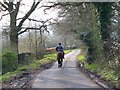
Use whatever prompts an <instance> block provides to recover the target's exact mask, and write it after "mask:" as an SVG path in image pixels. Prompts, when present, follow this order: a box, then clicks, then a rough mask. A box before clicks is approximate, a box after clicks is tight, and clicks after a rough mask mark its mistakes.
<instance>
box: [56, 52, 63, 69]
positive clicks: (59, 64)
mask: <svg viewBox="0 0 120 90" xmlns="http://www.w3.org/2000/svg"><path fill="white" fill-rule="evenodd" d="M57 60H58V68H59V67H62V62H63V52H62V51H58V53H57Z"/></svg>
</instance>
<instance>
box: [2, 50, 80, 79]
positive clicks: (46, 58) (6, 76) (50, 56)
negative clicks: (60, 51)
mask: <svg viewBox="0 0 120 90" xmlns="http://www.w3.org/2000/svg"><path fill="white" fill-rule="evenodd" d="M75 50H79V49H73V50H65V51H64V52H65V54H67V53H69V52H71V51H75ZM56 56H57V54H48V55H44V58H43V59H41V60H37V61H34V62H33V63H31V64H30V65H27V66H21V67H18V68H17V70H16V71H14V72H8V73H6V74H4V75H1V76H0V80H2V81H5V80H7V79H9V78H10V77H13V76H16V75H18V74H21V73H22V70H24V69H35V68H37V67H38V66H40V65H41V64H44V63H48V62H50V61H51V60H56Z"/></svg>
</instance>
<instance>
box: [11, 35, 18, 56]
mask: <svg viewBox="0 0 120 90" xmlns="http://www.w3.org/2000/svg"><path fill="white" fill-rule="evenodd" d="M10 46H11V47H10V48H11V50H12V51H13V52H14V53H15V54H16V55H17V54H18V34H13V35H12V34H10Z"/></svg>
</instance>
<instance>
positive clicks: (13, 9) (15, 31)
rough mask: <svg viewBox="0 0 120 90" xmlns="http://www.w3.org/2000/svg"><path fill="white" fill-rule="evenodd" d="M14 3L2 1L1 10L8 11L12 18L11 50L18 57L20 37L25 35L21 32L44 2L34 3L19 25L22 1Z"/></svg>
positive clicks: (0, 3) (0, 2)
mask: <svg viewBox="0 0 120 90" xmlns="http://www.w3.org/2000/svg"><path fill="white" fill-rule="evenodd" d="M12 1H13V0H12ZM12 1H11V0H3V1H0V5H1V6H2V7H1V10H3V11H7V12H8V13H7V14H8V15H9V16H10V46H11V50H12V51H13V52H14V53H15V54H16V55H17V53H18V35H19V34H22V33H24V32H21V29H22V25H23V23H24V22H25V21H26V19H28V17H29V16H30V15H31V14H32V13H33V11H34V10H35V9H36V7H37V6H38V5H39V3H40V2H41V1H42V0H38V2H36V0H34V1H33V4H32V6H31V8H30V10H29V11H28V12H27V13H26V14H25V15H24V17H23V18H21V20H20V22H19V24H18V25H17V16H18V12H19V8H20V5H21V2H22V0H18V1H17V2H12ZM7 14H6V15H7ZM2 16H5V15H2ZM19 32H21V33H19Z"/></svg>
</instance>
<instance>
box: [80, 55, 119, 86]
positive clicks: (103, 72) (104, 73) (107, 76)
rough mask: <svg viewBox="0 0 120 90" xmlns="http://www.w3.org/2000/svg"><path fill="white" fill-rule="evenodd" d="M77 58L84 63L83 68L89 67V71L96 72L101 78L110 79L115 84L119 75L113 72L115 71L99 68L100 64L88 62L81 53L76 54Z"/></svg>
mask: <svg viewBox="0 0 120 90" xmlns="http://www.w3.org/2000/svg"><path fill="white" fill-rule="evenodd" d="M78 60H79V61H80V62H81V63H84V68H86V69H89V70H90V71H91V72H94V71H95V72H97V74H98V75H100V76H101V77H102V78H103V79H106V80H108V81H112V82H114V83H115V84H116V85H117V82H118V78H119V76H118V75H116V74H115V71H114V70H112V69H110V68H104V69H103V70H100V66H99V65H97V64H95V63H93V64H88V63H87V62H86V60H85V56H84V55H83V54H80V55H79V56H78Z"/></svg>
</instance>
